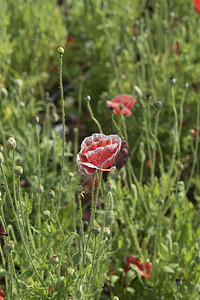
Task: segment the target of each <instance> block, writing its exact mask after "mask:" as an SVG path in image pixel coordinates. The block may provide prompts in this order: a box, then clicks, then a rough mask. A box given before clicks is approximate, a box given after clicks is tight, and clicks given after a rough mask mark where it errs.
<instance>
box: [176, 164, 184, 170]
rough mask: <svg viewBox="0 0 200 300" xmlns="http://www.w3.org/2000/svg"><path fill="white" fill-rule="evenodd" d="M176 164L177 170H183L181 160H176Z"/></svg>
mask: <svg viewBox="0 0 200 300" xmlns="http://www.w3.org/2000/svg"><path fill="white" fill-rule="evenodd" d="M176 166H177V169H178V170H179V171H182V170H183V164H182V163H181V162H177V164H176Z"/></svg>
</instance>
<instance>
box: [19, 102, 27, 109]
mask: <svg viewBox="0 0 200 300" xmlns="http://www.w3.org/2000/svg"><path fill="white" fill-rule="evenodd" d="M25 106H26V104H25V103H24V102H22V101H21V102H20V103H19V107H20V108H21V109H24V108H25Z"/></svg>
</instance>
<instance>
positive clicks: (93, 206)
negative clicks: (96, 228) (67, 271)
mask: <svg viewBox="0 0 200 300" xmlns="http://www.w3.org/2000/svg"><path fill="white" fill-rule="evenodd" d="M95 176H96V172H95V173H94V175H93V187H92V190H93V191H92V192H93V194H94V185H95ZM101 178H102V172H101V171H100V172H99V176H98V185H97V191H96V194H95V201H94V203H93V201H92V203H91V205H92V208H91V210H92V211H91V218H90V226H89V233H88V238H87V241H86V245H85V251H84V254H83V265H84V261H85V257H86V253H87V248H88V245H89V241H90V237H91V233H92V228H93V224H94V220H95V214H96V206H97V200H98V195H99V191H100V186H101Z"/></svg>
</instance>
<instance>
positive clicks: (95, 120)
mask: <svg viewBox="0 0 200 300" xmlns="http://www.w3.org/2000/svg"><path fill="white" fill-rule="evenodd" d="M88 97H89V96H88ZM88 100H89V99H88ZM87 107H88V110H89V113H90V116H91V118H92V120H93V121H94V122H95V123H96V125H97V127H98V129H99V132H100V133H103V131H102V128H101V125H100V123H99V121H98V120H97V119H96V118H95V116H94V114H93V111H92V108H91V105H90V100H89V101H87Z"/></svg>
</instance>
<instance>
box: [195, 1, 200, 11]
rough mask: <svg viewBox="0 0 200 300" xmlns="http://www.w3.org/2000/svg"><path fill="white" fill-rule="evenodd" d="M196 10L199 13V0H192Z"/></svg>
mask: <svg viewBox="0 0 200 300" xmlns="http://www.w3.org/2000/svg"><path fill="white" fill-rule="evenodd" d="M193 2H194V6H195V8H196V11H197V12H198V13H199V14H200V0H193Z"/></svg>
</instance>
